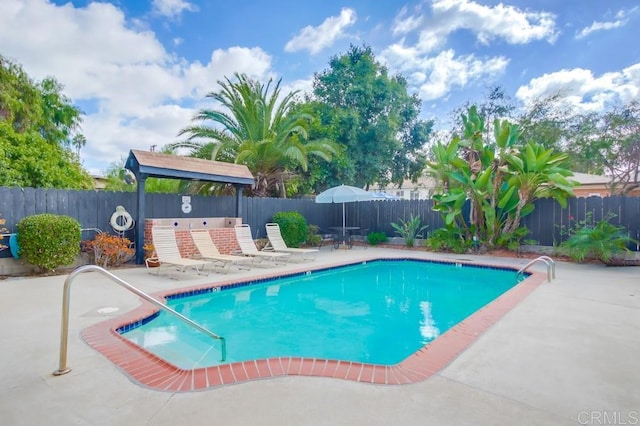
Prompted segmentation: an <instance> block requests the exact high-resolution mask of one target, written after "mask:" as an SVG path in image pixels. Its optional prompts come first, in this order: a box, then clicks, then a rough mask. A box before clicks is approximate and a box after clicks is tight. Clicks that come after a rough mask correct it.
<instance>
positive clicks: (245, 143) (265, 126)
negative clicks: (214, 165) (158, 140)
mask: <svg viewBox="0 0 640 426" xmlns="http://www.w3.org/2000/svg"><path fill="white" fill-rule="evenodd" d="M272 83H273V81H272V80H269V82H268V83H267V84H266V85H264V84H262V83H260V82H258V81H255V80H251V79H249V78H248V77H247V76H246V75H244V74H235V81H231V80H229V79H228V78H225V81H219V82H218V84H219V85H220V88H221V89H220V91H218V92H211V93H209V94H208V95H207V98H210V99H212V100H214V101H217V102H219V103H220V105H221V107H222V108H221V109H208V108H207V109H201V110H200V111H199V112H198V113H197V114H196V115H195V117H194V118H193V121H194V122H197V123H206V124H193V125H191V126H188V127H186V128H184V129H182V130H181V131H180V133H179V135H186V136H187V140H186V141H185V142H178V143H176V144H173V145H172V148H177V147H184V146H187V147H191V148H192V149H193V152H192V155H195V156H199V157H202V156H204V155H207V156H210V158H211V159H214V160H220V161H227V162H235V163H238V164H245V165H247V167H249V170H251V172H252V173H253V175H254V177H255V183H254V186H253V188H252V193H253V195H256V196H262V197H264V196H279V197H285V196H286V194H287V191H286V183H287V181H288V180H289V179H290V178H291V173H292V171H293V170H294V169H295V168H296V167H300V168H302V169H303V170H306V169H307V168H308V164H309V157H310V156H316V157H318V158H322V159H323V160H327V161H328V160H330V159H331V156H332V155H333V154H335V153H336V146H335V145H334V144H333V143H331V142H328V141H324V140H309V138H308V129H309V124H310V122H311V120H312V116H311V115H310V114H309V113H308V112H306V111H304V110H303V109H299V108H294V106H295V97H296V95H297V92H295V91H294V92H290V93H288V94H286V95H282V94H281V90H280V80H278V81H277V82H276V84H275V86H274V87H273V88H272V87H271V84H272Z"/></svg>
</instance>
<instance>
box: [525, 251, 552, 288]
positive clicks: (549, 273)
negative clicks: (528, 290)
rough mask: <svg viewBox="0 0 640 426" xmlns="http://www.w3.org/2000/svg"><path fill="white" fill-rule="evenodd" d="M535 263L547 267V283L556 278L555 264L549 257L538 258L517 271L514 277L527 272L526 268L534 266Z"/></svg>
mask: <svg viewBox="0 0 640 426" xmlns="http://www.w3.org/2000/svg"><path fill="white" fill-rule="evenodd" d="M536 262H543V263H544V264H545V265H547V281H548V282H551V279H552V278H553V279H555V278H556V262H555V261H554V260H553V259H552V258H550V257H549V256H538V257H536V258H535V259H533V260H531V261H530V262H529V263H527V264H526V265H524V266H523V267H522V268H520V269H518V272H517V273H516V277H519V276H521V275H522V274H523V272H524V271H526V270H527V268H529V267H530V266H532V265H534V264H535V263H536Z"/></svg>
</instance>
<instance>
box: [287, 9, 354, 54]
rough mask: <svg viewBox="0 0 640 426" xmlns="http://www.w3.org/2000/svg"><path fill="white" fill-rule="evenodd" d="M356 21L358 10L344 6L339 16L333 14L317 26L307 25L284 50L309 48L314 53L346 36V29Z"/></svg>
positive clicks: (295, 50) (293, 50)
mask: <svg viewBox="0 0 640 426" xmlns="http://www.w3.org/2000/svg"><path fill="white" fill-rule="evenodd" d="M355 22H356V12H355V10H353V9H349V8H344V9H342V10H341V11H340V15H339V16H331V17H329V18H327V19H325V20H324V22H323V23H322V24H320V25H319V26H317V27H312V26H310V25H309V26H306V27H304V28H303V29H302V30H300V32H299V33H298V34H297V35H296V36H295V37H293V38H292V39H291V40H289V41H288V42H287V44H286V45H285V47H284V50H285V51H287V52H297V51H299V50H305V49H306V50H309V52H310V53H311V54H312V55H315V54H316V53H318V52H320V51H321V50H322V49H324V48H326V47H329V46H331V45H332V44H333V43H334V42H335V41H336V40H338V39H340V38H343V37H345V33H344V30H345V29H346V28H348V27H350V26H352V25H353V24H355Z"/></svg>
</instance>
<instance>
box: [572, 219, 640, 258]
mask: <svg viewBox="0 0 640 426" xmlns="http://www.w3.org/2000/svg"><path fill="white" fill-rule="evenodd" d="M615 216H616V215H615V214H613V213H609V214H608V215H607V216H606V217H605V218H604V219H603V220H601V221H599V222H598V223H595V224H593V223H589V222H590V220H589V221H587V222H585V223H581V224H579V225H578V227H577V229H576V230H575V232H574V233H572V234H571V236H570V237H569V239H568V240H567V241H565V242H563V243H562V244H561V245H560V249H561V250H564V251H566V252H567V254H568V255H569V256H570V257H571V259H573V260H575V261H576V262H583V261H584V260H585V259H586V258H596V259H598V260H599V261H601V262H602V263H604V264H611V263H613V261H614V258H615V257H616V256H620V255H621V254H624V253H626V252H628V251H629V250H628V248H627V244H630V243H633V244H637V243H638V242H637V241H636V240H634V239H633V238H631V237H630V236H629V235H628V234H627V231H626V229H625V228H624V226H615V225H612V224H611V223H609V221H610V220H611V219H612V218H614V217H615ZM589 219H590V218H589Z"/></svg>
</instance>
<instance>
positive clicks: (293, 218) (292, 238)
mask: <svg viewBox="0 0 640 426" xmlns="http://www.w3.org/2000/svg"><path fill="white" fill-rule="evenodd" d="M273 221H274V222H275V223H277V224H278V225H280V233H281V234H282V239H283V240H284V242H285V243H286V244H287V246H289V247H300V244H302V243H304V242H305V241H306V240H307V220H306V219H305V218H304V216H302V215H301V214H300V213H298V212H278V213H276V214H274V215H273Z"/></svg>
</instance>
